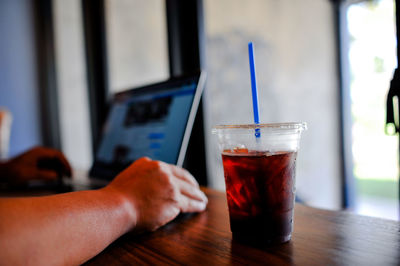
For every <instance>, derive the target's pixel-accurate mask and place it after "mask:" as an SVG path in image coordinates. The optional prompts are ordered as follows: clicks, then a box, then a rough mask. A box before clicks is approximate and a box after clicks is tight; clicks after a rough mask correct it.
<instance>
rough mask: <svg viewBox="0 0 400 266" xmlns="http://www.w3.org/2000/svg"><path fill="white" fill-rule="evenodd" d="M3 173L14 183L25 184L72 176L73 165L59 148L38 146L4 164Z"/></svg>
mask: <svg viewBox="0 0 400 266" xmlns="http://www.w3.org/2000/svg"><path fill="white" fill-rule="evenodd" d="M2 169H4V170H3V171H2V173H1V174H0V175H3V176H4V177H6V178H7V180H8V182H10V183H12V184H23V183H26V182H28V181H30V180H45V181H47V180H57V178H59V177H61V176H63V175H65V176H69V177H70V176H71V166H70V165H69V163H68V161H67V159H66V158H65V157H64V155H63V154H62V153H61V152H60V151H57V150H54V149H50V148H44V147H36V148H33V149H31V150H29V151H27V152H25V153H23V154H21V155H19V156H17V157H15V158H14V159H11V160H10V161H8V162H7V163H5V164H4V165H2Z"/></svg>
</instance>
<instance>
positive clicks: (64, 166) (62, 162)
mask: <svg viewBox="0 0 400 266" xmlns="http://www.w3.org/2000/svg"><path fill="white" fill-rule="evenodd" d="M42 153H43V154H42V155H41V156H40V158H39V161H43V162H46V161H47V163H45V165H46V166H45V167H44V168H48V169H54V170H56V171H58V172H60V174H64V175H66V176H68V177H70V176H71V175H72V168H71V165H70V164H69V162H68V160H67V158H65V156H64V154H63V153H62V152H60V151H58V150H53V149H44V150H42Z"/></svg>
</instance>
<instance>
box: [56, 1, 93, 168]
mask: <svg viewBox="0 0 400 266" xmlns="http://www.w3.org/2000/svg"><path fill="white" fill-rule="evenodd" d="M81 8H82V3H81V0H71V1H63V0H55V1H54V5H53V11H54V32H55V35H54V38H55V51H56V68H57V86H58V97H59V100H58V101H59V114H60V131H61V143H62V149H63V152H64V153H65V155H66V156H67V158H68V160H69V161H70V162H71V164H72V166H73V168H75V169H80V170H87V169H89V167H90V166H91V164H92V148H91V135H90V122H89V121H90V120H89V110H88V98H87V81H86V62H85V51H84V38H83V26H82V10H81Z"/></svg>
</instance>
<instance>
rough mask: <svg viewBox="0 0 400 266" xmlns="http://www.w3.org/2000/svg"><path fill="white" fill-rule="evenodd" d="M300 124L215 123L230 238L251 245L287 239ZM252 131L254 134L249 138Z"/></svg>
mask: <svg viewBox="0 0 400 266" xmlns="http://www.w3.org/2000/svg"><path fill="white" fill-rule="evenodd" d="M306 128H307V126H306V123H276V124H251V125H221V126H215V127H214V128H213V133H214V134H216V135H217V137H218V144H219V147H220V151H221V154H222V163H223V167H224V175H225V184H226V196H227V200H228V207H229V218H230V226H231V231H232V236H233V238H234V239H238V240H244V241H247V242H250V243H254V244H274V243H284V242H287V241H289V240H290V239H291V235H292V230H293V208H294V201H295V172H296V156H297V152H298V149H299V141H300V136H301V132H302V131H303V130H305V129H306ZM256 129H257V130H258V129H259V130H258V132H260V137H257V138H256V137H255V131H256Z"/></svg>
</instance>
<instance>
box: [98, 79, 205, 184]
mask: <svg viewBox="0 0 400 266" xmlns="http://www.w3.org/2000/svg"><path fill="white" fill-rule="evenodd" d="M199 81H200V75H198V74H197V75H194V76H191V77H186V78H180V79H176V80H170V81H166V82H162V83H157V84H153V85H150V86H146V87H142V88H137V89H132V90H129V91H125V92H122V93H119V94H116V95H115V97H114V99H113V102H112V105H111V109H110V112H109V114H108V118H107V120H106V123H105V125H104V128H103V133H102V137H101V142H100V145H99V147H98V151H97V154H96V158H95V164H94V166H93V168H92V171H91V172H92V175H96V176H99V177H102V176H108V175H115V174H116V173H118V172H119V171H121V170H122V169H124V168H125V167H126V166H128V165H129V164H131V163H132V162H133V161H135V160H137V159H139V158H140V157H143V156H148V157H150V158H151V159H153V160H161V161H164V162H167V163H171V164H182V163H183V157H184V152H185V151H186V146H187V140H188V137H189V136H188V135H190V131H191V126H192V123H193V121H190V120H193V119H194V115H195V112H196V110H197V106H198V101H199V99H200V95H201V91H202V87H203V84H200V83H203V82H199ZM200 87H201V88H200ZM191 117H192V118H191ZM185 135H186V138H185ZM185 139H186V140H185ZM182 153H183V154H182Z"/></svg>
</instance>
